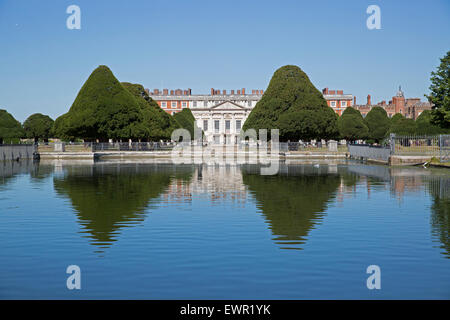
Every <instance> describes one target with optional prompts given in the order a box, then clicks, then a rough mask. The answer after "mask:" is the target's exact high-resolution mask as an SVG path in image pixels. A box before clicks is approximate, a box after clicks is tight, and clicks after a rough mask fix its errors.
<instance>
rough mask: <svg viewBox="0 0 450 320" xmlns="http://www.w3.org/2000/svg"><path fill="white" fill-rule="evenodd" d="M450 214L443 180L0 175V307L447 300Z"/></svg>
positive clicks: (316, 175)
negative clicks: (374, 281) (9, 303)
mask: <svg viewBox="0 0 450 320" xmlns="http://www.w3.org/2000/svg"><path fill="white" fill-rule="evenodd" d="M449 212H450V174H449V170H447V169H442V170H438V169H423V168H389V167H385V166H377V165H365V164H360V163H356V162H314V163H307V162H298V163H291V164H283V165H281V168H280V173H279V174H278V175H276V176H261V175H260V174H259V168H258V167H257V166H255V165H242V166H237V165H227V166H224V165H222V166H218V165H216V166H208V165H177V166H174V165H171V164H163V163H160V164H152V163H149V164H143V163H140V164H136V163H113V162H96V163H95V164H94V163H67V162H54V163H42V162H41V163H40V164H39V163H32V162H25V163H1V164H0V298H1V299H15V298H28V299H47V298H58V299H59V298H60V299H88V298H89V299H90V298H94V299H100V298H102V299H103V298H113V299H116V298H117V299H356V298H363V299H366V298H367V299H410V298H411V299H416V298H424V299H449V298H450V239H449V231H450V221H449V217H450V213H449ZM69 265H78V266H79V267H80V268H81V290H68V289H67V287H66V279H67V277H68V276H69V275H68V274H66V268H67V266H69ZM369 265H378V266H379V267H380V269H381V289H380V290H369V289H368V288H367V286H366V280H367V277H369V274H367V273H366V269H367V267H368V266H369Z"/></svg>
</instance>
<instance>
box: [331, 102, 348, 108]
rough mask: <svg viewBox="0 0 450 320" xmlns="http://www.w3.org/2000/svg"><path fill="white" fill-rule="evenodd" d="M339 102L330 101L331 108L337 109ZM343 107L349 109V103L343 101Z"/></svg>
mask: <svg viewBox="0 0 450 320" xmlns="http://www.w3.org/2000/svg"><path fill="white" fill-rule="evenodd" d="M337 102H338V101H330V106H331V107H332V108H335V107H337ZM340 106H341V107H347V101H341V105H340Z"/></svg>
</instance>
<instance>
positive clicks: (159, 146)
mask: <svg viewBox="0 0 450 320" xmlns="http://www.w3.org/2000/svg"><path fill="white" fill-rule="evenodd" d="M174 145H175V144H172V143H162V142H113V143H107V142H105V143H104V142H100V143H96V142H94V143H92V151H164V150H171V149H172V148H173V147H174Z"/></svg>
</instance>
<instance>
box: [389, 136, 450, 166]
mask: <svg viewBox="0 0 450 320" xmlns="http://www.w3.org/2000/svg"><path fill="white" fill-rule="evenodd" d="M389 144H390V147H391V152H392V154H395V155H418V156H430V157H436V158H439V159H440V161H441V162H447V161H450V135H443V134H441V135H435V136H431V135H422V136H419V135H410V136H397V135H395V134H392V135H391V136H390V139H389Z"/></svg>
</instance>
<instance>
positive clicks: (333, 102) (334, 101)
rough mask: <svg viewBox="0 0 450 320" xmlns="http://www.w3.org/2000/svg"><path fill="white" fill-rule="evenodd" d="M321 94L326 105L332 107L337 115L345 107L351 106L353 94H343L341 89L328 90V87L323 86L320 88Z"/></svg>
mask: <svg viewBox="0 0 450 320" xmlns="http://www.w3.org/2000/svg"><path fill="white" fill-rule="evenodd" d="M322 95H323V97H324V99H325V100H326V101H327V104H328V106H329V107H331V108H333V110H334V112H336V113H337V114H338V115H339V116H341V115H342V113H343V112H344V110H345V109H346V108H347V107H351V106H353V95H351V94H344V91H343V90H328V88H325V89H323V90H322Z"/></svg>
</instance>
